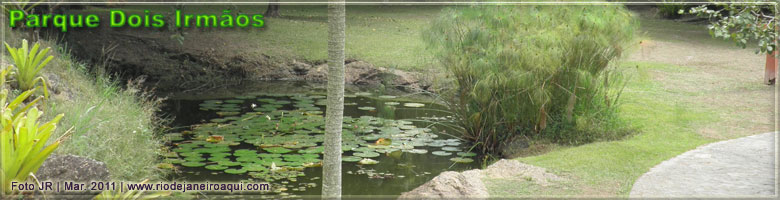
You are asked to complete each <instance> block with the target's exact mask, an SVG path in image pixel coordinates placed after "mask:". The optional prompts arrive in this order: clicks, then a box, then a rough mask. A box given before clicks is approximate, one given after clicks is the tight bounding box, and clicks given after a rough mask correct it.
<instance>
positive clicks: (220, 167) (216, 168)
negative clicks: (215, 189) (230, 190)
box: [206, 165, 228, 171]
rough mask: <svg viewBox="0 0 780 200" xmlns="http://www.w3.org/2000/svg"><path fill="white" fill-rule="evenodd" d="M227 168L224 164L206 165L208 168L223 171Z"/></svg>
mask: <svg viewBox="0 0 780 200" xmlns="http://www.w3.org/2000/svg"><path fill="white" fill-rule="evenodd" d="M227 168H228V167H227V166H224V165H206V169H208V170H216V171H221V170H225V169H227Z"/></svg>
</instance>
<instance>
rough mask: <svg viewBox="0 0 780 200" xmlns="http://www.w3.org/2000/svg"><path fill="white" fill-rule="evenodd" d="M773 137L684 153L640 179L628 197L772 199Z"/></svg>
mask: <svg viewBox="0 0 780 200" xmlns="http://www.w3.org/2000/svg"><path fill="white" fill-rule="evenodd" d="M776 135H777V134H776V132H771V133H764V134H759V135H753V136H747V137H743V138H737V139H733V140H727V141H721V142H716V143H712V144H708V145H703V146H700V147H698V148H696V149H694V150H691V151H688V152H685V153H683V154H681V155H679V156H677V157H674V158H672V159H669V160H667V161H664V162H662V163H661V164H658V165H657V166H655V167H653V168H652V169H650V171H649V172H647V173H645V174H644V175H642V176H641V177H639V179H638V180H637V181H636V182H635V183H634V186H633V188H632V189H631V193H630V197H632V198H633V197H662V198H663V197H699V198H707V197H710V198H711V197H769V196H775V195H776V191H775V190H776V188H775V181H776V180H775V172H776V170H777V168H776V166H775V147H776V146H775V141H776V140H775V137H776ZM775 197H776V196H775Z"/></svg>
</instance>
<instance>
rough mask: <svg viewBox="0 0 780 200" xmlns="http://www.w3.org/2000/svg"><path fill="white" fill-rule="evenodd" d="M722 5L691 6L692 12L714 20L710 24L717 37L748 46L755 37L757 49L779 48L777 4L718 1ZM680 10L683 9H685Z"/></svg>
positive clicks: (741, 45) (769, 50)
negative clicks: (717, 6)
mask: <svg viewBox="0 0 780 200" xmlns="http://www.w3.org/2000/svg"><path fill="white" fill-rule="evenodd" d="M716 5H719V6H721V9H718V10H713V9H709V8H708V7H707V5H701V6H699V7H695V8H691V9H690V11H689V12H690V13H691V14H696V15H698V16H702V17H708V18H709V19H711V20H713V22H711V23H710V25H709V26H708V27H707V28H708V29H709V30H710V35H711V36H712V37H715V38H722V39H724V40H729V39H730V40H732V41H734V43H736V45H737V46H739V47H742V48H746V47H747V43H748V42H749V41H756V42H757V44H758V49H757V50H756V53H757V54H758V53H770V52H773V51H775V50H777V44H776V43H775V41H776V40H777V38H778V37H780V35H779V34H778V24H777V22H778V19H777V17H776V16H775V14H777V5H775V6H774V7H772V6H761V5H743V4H726V3H718V4H716ZM679 12H681V13H683V12H685V11H684V10H680V11H679Z"/></svg>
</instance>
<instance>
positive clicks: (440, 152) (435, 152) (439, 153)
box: [431, 151, 452, 156]
mask: <svg viewBox="0 0 780 200" xmlns="http://www.w3.org/2000/svg"><path fill="white" fill-rule="evenodd" d="M431 154H433V155H437V156H449V155H452V153H450V152H446V151H434V152H431Z"/></svg>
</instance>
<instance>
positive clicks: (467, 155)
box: [458, 152, 477, 157]
mask: <svg viewBox="0 0 780 200" xmlns="http://www.w3.org/2000/svg"><path fill="white" fill-rule="evenodd" d="M476 155H477V154H476V153H472V152H458V156H463V157H472V156H476Z"/></svg>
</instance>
